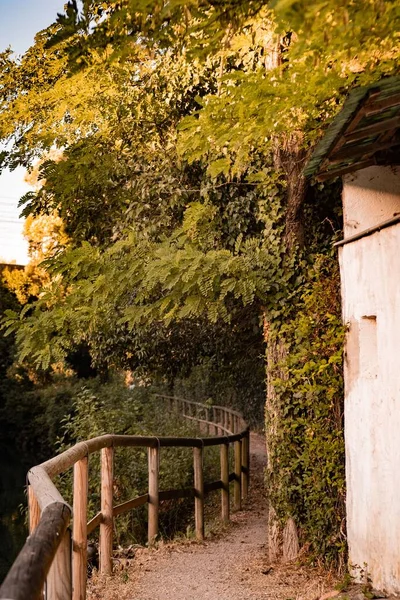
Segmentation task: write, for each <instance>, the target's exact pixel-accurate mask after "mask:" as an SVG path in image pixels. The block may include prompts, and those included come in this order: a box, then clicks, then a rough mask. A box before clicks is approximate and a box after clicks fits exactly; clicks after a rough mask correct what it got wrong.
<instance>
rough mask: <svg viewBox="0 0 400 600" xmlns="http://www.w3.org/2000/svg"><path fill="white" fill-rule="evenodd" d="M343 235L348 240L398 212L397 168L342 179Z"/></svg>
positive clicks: (399, 181) (399, 186)
mask: <svg viewBox="0 0 400 600" xmlns="http://www.w3.org/2000/svg"><path fill="white" fill-rule="evenodd" d="M343 184H344V185H343V221H344V235H345V237H350V236H351V235H355V234H356V233H359V232H361V231H364V230H365V229H368V227H372V226H374V225H377V224H378V223H382V221H386V220H387V219H390V218H391V217H393V216H394V215H395V214H396V213H400V198H399V194H400V169H399V168H398V167H397V168H394V167H369V168H368V169H362V170H361V171H357V172H356V173H353V174H352V175H346V176H345V177H344V178H343Z"/></svg>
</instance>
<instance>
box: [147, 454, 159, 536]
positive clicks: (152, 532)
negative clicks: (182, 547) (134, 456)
mask: <svg viewBox="0 0 400 600" xmlns="http://www.w3.org/2000/svg"><path fill="white" fill-rule="evenodd" d="M159 453H160V450H159V447H158V446H156V447H155V448H149V449H148V458H149V513H148V515H149V516H148V521H149V522H148V543H149V545H151V544H153V543H154V541H155V539H156V537H157V535H158V509H159V497H158V463H159Z"/></svg>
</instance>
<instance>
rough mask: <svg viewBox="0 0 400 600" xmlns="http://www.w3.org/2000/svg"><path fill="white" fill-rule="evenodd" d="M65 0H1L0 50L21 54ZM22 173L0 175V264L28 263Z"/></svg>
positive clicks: (55, 14)
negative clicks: (21, 203)
mask: <svg viewBox="0 0 400 600" xmlns="http://www.w3.org/2000/svg"><path fill="white" fill-rule="evenodd" d="M64 3H65V0H0V51H2V50H5V49H6V48H7V47H8V46H11V47H12V49H13V50H14V52H16V53H17V54H22V53H23V52H25V51H26V50H27V49H28V48H29V46H31V45H32V43H33V41H34V37H35V34H36V33H37V32H38V31H40V30H41V29H44V28H45V27H47V26H48V25H50V24H51V23H52V22H53V21H54V20H55V18H56V16H57V12H62V10H63V7H64ZM29 189H30V188H29V186H28V185H27V184H26V183H25V182H24V170H23V169H16V170H15V171H13V172H12V173H10V172H9V171H7V172H5V173H3V174H2V175H0V262H3V261H4V260H6V261H12V260H14V261H16V262H17V264H25V263H26V262H27V260H28V256H27V244H26V242H25V240H24V238H23V236H22V227H23V222H22V220H21V219H19V218H18V216H19V213H20V211H21V209H18V208H17V205H18V201H19V199H20V197H21V196H22V195H23V194H25V193H26V192H27V191H29Z"/></svg>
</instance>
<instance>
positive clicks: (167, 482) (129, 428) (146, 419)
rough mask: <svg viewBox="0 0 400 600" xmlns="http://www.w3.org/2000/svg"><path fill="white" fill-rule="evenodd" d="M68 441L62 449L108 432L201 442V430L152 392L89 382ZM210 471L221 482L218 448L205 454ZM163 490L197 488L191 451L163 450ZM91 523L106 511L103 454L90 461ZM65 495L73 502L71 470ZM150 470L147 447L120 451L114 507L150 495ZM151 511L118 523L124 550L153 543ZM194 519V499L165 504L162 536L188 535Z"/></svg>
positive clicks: (67, 422)
mask: <svg viewBox="0 0 400 600" xmlns="http://www.w3.org/2000/svg"><path fill="white" fill-rule="evenodd" d="M63 429H64V439H65V440H67V442H64V441H62V442H61V443H60V450H65V449H66V448H67V447H69V446H70V445H71V443H75V442H79V441H81V440H85V439H88V438H91V437H95V436H97V435H103V434H106V433H115V434H126V435H158V436H168V435H170V436H173V437H179V436H182V437H184V436H190V437H197V436H198V435H199V432H198V429H197V427H196V426H194V425H191V424H190V425H188V424H187V422H185V421H183V420H182V419H181V418H179V416H174V415H171V414H169V413H168V410H167V405H166V404H164V402H163V401H162V400H161V399H157V398H156V397H154V395H153V389H152V388H150V387H135V388H133V389H129V388H127V387H125V386H124V385H123V384H122V382H121V381H119V380H116V381H114V382H111V383H108V384H100V383H99V382H98V381H97V380H96V381H91V382H86V383H85V385H83V386H82V387H81V388H80V390H79V391H78V392H77V393H76V396H75V398H74V403H73V412H72V414H70V415H68V416H67V417H66V418H65V419H64V425H63ZM204 460H205V472H206V473H207V476H208V477H210V478H211V479H218V478H219V475H217V473H218V454H217V453H216V452H215V450H214V449H213V448H207V449H206V450H205V459H204ZM159 468H160V489H161V490H168V489H180V488H189V487H193V452H192V449H191V448H162V449H161V451H160V467H159ZM89 472H90V482H89V515H88V516H89V518H91V517H92V516H94V515H95V514H96V513H97V512H98V510H99V506H100V459H99V454H98V453H96V454H93V455H91V456H90V461H89ZM59 484H60V486H61V489H62V492H63V494H64V495H65V497H66V498H68V499H69V500H70V501H71V489H72V474H71V471H69V472H68V473H66V474H65V475H64V476H62V477H61V478H60V480H59ZM147 489H148V466H147V450H146V449H145V448H117V449H116V451H115V460H114V503H115V504H120V503H122V502H125V501H127V500H130V499H131V498H134V497H136V496H139V495H141V494H145V493H147ZM146 512H147V511H146V510H145V507H143V508H142V509H138V510H135V511H131V512H130V513H128V514H126V515H121V516H120V517H118V519H116V542H117V543H118V544H121V545H124V544H129V543H143V542H145V540H146V538H147V514H146ZM192 518H193V500H174V501H171V502H169V501H166V502H162V503H161V508H160V535H162V536H165V537H170V536H173V535H175V534H176V533H178V532H183V531H185V530H186V528H187V526H188V525H190V524H191V521H192Z"/></svg>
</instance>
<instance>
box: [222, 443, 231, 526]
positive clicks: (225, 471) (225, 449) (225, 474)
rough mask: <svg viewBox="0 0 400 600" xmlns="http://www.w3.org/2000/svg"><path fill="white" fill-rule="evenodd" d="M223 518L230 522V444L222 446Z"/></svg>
mask: <svg viewBox="0 0 400 600" xmlns="http://www.w3.org/2000/svg"><path fill="white" fill-rule="evenodd" d="M220 448H221V481H222V489H221V518H222V520H223V521H225V522H226V521H229V444H221V447H220Z"/></svg>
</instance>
